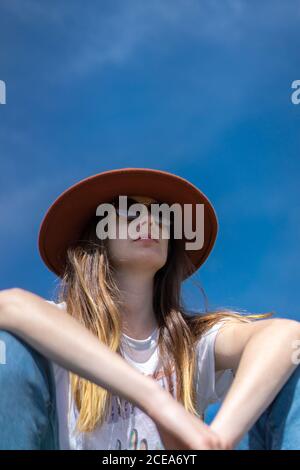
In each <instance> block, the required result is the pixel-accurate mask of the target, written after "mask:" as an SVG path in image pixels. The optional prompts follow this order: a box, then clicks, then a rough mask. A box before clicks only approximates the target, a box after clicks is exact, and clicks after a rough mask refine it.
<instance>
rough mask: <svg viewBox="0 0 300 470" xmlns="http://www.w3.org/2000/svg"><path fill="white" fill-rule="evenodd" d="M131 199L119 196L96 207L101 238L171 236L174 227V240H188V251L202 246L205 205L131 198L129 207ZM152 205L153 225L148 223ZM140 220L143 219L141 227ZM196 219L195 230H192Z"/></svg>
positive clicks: (164, 237) (98, 234) (157, 237)
mask: <svg viewBox="0 0 300 470" xmlns="http://www.w3.org/2000/svg"><path fill="white" fill-rule="evenodd" d="M128 199H129V198H128V197H127V196H119V198H118V202H117V204H112V203H101V204H100V205H99V206H98V207H97V210H96V215H97V216H99V217H102V218H101V220H100V221H99V222H98V223H97V227H96V235H97V237H98V238H99V239H101V240H104V239H107V238H109V239H117V238H119V239H127V238H128V239H132V240H138V239H140V238H143V239H145V238H148V239H149V238H150V239H153V240H158V239H159V238H163V239H169V238H170V236H171V229H172V232H173V237H174V238H175V239H184V240H185V249H186V250H200V249H201V248H202V247H203V245H204V204H183V205H181V204H179V203H173V204H172V205H169V204H167V203H158V202H152V203H151V204H147V205H146V204H144V203H141V202H138V201H131V202H134V203H131V204H130V205H129V206H128V205H127V200H128ZM149 207H150V211H149V212H150V215H151V220H152V223H150V225H151V227H150V228H149V226H148V225H149V212H148V208H149ZM117 218H118V223H117ZM141 222H143V224H142V227H141ZM193 222H194V227H195V230H193ZM149 229H150V230H149ZM117 232H118V234H117ZM187 240H189V241H187ZM192 240H194V241H192Z"/></svg>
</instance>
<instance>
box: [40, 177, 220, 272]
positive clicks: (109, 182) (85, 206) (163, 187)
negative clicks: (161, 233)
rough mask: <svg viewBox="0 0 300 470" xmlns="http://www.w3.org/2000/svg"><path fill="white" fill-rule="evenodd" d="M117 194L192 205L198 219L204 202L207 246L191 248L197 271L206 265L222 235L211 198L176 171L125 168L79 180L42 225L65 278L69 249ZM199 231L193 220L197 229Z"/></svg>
mask: <svg viewBox="0 0 300 470" xmlns="http://www.w3.org/2000/svg"><path fill="white" fill-rule="evenodd" d="M118 195H127V196H134V195H140V196H147V197H150V198H153V199H155V200H157V201H161V202H165V203H167V204H170V205H171V204H173V203H179V204H181V205H182V206H183V204H192V214H193V218H195V210H196V204H204V244H203V247H202V248H201V249H200V250H187V253H188V255H189V257H190V259H191V261H192V263H193V265H194V267H195V271H196V270H197V269H198V268H199V267H200V266H201V265H202V264H203V263H204V261H205V260H206V259H207V257H208V255H209V253H210V252H211V250H212V248H213V246H214V243H215V240H216V236H217V232H218V220H217V216H216V213H215V210H214V208H213V206H212V204H211V202H210V201H209V199H208V198H207V197H206V196H205V195H204V194H203V193H202V192H201V191H200V190H199V189H198V188H197V187H196V186H194V185H193V184H191V183H190V182H189V181H187V180H186V179H184V178H181V177H180V176H177V175H174V174H172V173H168V172H166V171H161V170H154V169H148V168H120V169H117V170H110V171H104V172H102V173H98V174H96V175H93V176H90V177H88V178H85V179H83V180H81V181H79V182H78V183H76V184H74V185H73V186H71V187H69V188H68V189H67V190H65V191H64V192H63V193H62V194H61V195H60V196H59V197H58V198H57V199H56V200H55V201H54V203H53V204H52V205H51V206H50V208H49V209H48V211H47V212H46V215H45V216H44V219H43V221H42V223H41V225H40V230H39V235H38V247H39V252H40V255H41V257H42V259H43V261H44V262H45V264H46V265H47V267H48V268H49V269H50V270H51V271H53V272H54V273H55V274H57V275H58V276H59V277H61V276H62V275H63V272H64V269H65V264H66V253H67V249H68V247H69V246H70V245H71V244H74V242H76V240H79V239H80V236H81V234H82V232H83V230H84V228H85V226H86V224H87V223H88V222H89V221H90V220H91V218H92V217H93V216H95V214H96V208H97V207H98V205H99V204H101V203H104V202H110V201H111V200H112V199H113V198H114V197H116V196H118ZM194 209H195V210H194ZM195 228H196V226H195V225H194V222H193V230H195ZM183 233H184V232H183ZM187 241H188V240H187ZM189 241H191V240H189ZM193 272H194V271H193ZM190 274H192V273H190ZM190 274H189V275H190Z"/></svg>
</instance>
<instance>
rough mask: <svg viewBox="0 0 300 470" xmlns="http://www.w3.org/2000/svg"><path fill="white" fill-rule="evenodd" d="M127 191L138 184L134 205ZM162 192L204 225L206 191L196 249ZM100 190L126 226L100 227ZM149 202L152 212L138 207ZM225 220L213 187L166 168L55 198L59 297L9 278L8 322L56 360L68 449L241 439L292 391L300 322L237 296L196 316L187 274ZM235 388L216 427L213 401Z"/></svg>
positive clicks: (53, 262) (209, 444)
mask: <svg viewBox="0 0 300 470" xmlns="http://www.w3.org/2000/svg"><path fill="white" fill-rule="evenodd" d="M118 195H125V196H127V195H129V198H128V200H129V208H128V211H126V210H125V212H124V211H123V209H122V208H121V207H120V205H119V202H120V200H119V199H118V198H117V196H118ZM156 202H160V203H161V202H162V203H167V204H168V205H169V206H170V205H172V204H174V203H179V204H180V207H184V204H190V205H191V207H192V212H191V213H190V217H191V218H192V219H193V222H195V223H194V226H196V227H197V229H198V225H197V220H196V221H195V220H194V219H195V218H196V216H197V214H198V212H197V211H196V210H195V208H196V206H197V204H203V206H204V241H203V245H202V247H201V248H200V249H196V250H187V249H186V241H187V240H186V238H185V235H183V237H182V238H181V239H180V238H176V237H175V236H174V234H175V227H174V225H175V222H176V220H175V219H174V220H173V223H172V220H171V221H170V220H167V219H166V218H164V216H162V217H160V216H158V217H157V216H153V214H152V212H151V211H150V208H151V206H152V205H153V204H154V203H156ZM100 203H111V205H112V207H114V208H115V209H116V216H117V217H116V219H114V220H112V219H110V218H108V220H109V222H113V221H114V222H116V224H117V229H118V233H120V232H119V230H121V229H123V230H124V229H125V232H126V235H127V236H126V238H121V237H120V236H117V237H112V236H109V237H108V238H107V239H105V238H104V237H102V238H101V237H99V233H100V232H101V230H99V221H100V220H101V218H100V217H99V216H98V215H99V212H98V213H96V208H97V207H98V206H99V204H100ZM135 203H140V204H142V205H143V206H147V207H148V210H149V212H148V211H147V210H146V214H145V213H143V215H142V216H141V217H137V215H136V214H135V215H132V211H131V212H130V207H132V205H133V204H135ZM102 215H103V214H102ZM182 220H183V218H182V219H181V221H182ZM102 221H103V217H102ZM129 221H131V222H137V224H136V229H137V230H136V232H135V233H136V234H137V235H134V236H132V233H133V232H130V229H129ZM176 223H177V222H176ZM150 229H151V230H153V232H151V230H150ZM101 233H102V234H103V232H101ZM153 233H156V235H157V236H155V235H153ZM184 233H185V232H184ZM216 233H217V219H216V215H215V212H214V209H213V207H212V205H211V203H210V202H209V200H208V199H207V198H206V196H205V195H204V194H203V193H202V192H201V191H199V190H198V189H197V188H195V186H193V185H192V184H191V183H189V182H187V181H186V180H184V179H182V178H180V177H178V176H175V175H172V174H170V173H166V172H161V171H158V170H149V169H121V170H113V171H109V172H104V173H100V174H98V175H94V176H92V177H90V178H87V179H85V180H83V181H81V182H79V183H77V184H76V185H74V186H73V187H71V188H69V189H68V190H67V191H65V192H64V193H63V194H62V195H61V196H60V197H59V198H58V199H57V200H56V201H55V203H54V204H53V205H52V206H51V207H50V209H49V210H48V212H47V214H46V216H45V218H44V220H43V222H42V225H41V229H40V234H39V248H40V253H41V256H42V258H43V260H44V261H45V263H46V264H47V266H48V267H49V268H50V269H51V270H52V271H53V272H55V273H56V274H57V275H58V276H60V277H61V278H62V281H61V289H60V293H59V298H58V301H59V302H58V304H57V305H53V302H45V301H44V299H42V298H40V297H38V296H36V295H34V294H32V293H30V292H25V291H23V290H20V289H9V290H6V291H2V292H0V329H3V330H8V331H10V332H12V333H13V334H14V335H16V336H17V337H19V338H20V339H21V340H22V341H24V342H25V343H26V344H29V345H30V346H31V347H32V348H34V350H36V351H39V352H40V353H41V354H42V355H43V357H47V358H49V359H50V363H51V366H52V367H53V369H54V373H55V386H56V403H57V410H58V420H59V440H60V442H59V446H60V448H72V449H124V448H127V449H128V448H134V449H145V448H146V449H147V448H148V449H158V448H164V447H165V448H169V449H230V448H233V447H234V446H235V445H236V444H237V443H238V442H239V440H240V439H241V437H242V436H243V435H244V434H245V433H246V432H247V431H248V430H249V429H250V428H251V426H252V425H253V424H254V423H255V422H256V421H257V420H258V418H259V417H260V416H261V415H262V413H263V412H264V411H265V410H266V409H267V408H268V407H269V406H270V404H271V403H272V401H273V400H274V398H275V397H276V396H277V394H278V393H279V392H280V391H281V390H283V388H284V386H285V385H286V384H287V382H288V379H289V378H290V377H291V376H292V374H293V372H295V370H296V367H297V366H296V364H294V363H293V361H292V360H291V343H292V342H293V341H294V340H297V339H298V338H299V337H300V333H299V332H300V325H299V323H298V322H296V321H293V320H286V319H261V318H263V317H265V316H269V314H265V315H241V314H238V313H237V312H233V311H228V310H224V309H223V310H219V311H215V312H210V313H207V314H206V315H195V314H192V313H191V312H188V311H187V310H186V309H185V308H184V306H183V305H182V303H181V300H180V287H181V283H182V281H183V280H184V279H186V278H187V277H188V276H190V275H191V274H192V273H193V272H195V271H196V269H198V268H199V267H200V266H201V265H202V264H203V262H204V261H205V259H206V258H207V257H208V255H209V253H210V251H211V249H212V247H213V244H214V242H215V238H216ZM111 234H112V232H111V231H110V230H109V235H111ZM51 304H52V305H51ZM57 306H58V307H60V308H59V309H58V308H57ZM258 318H260V319H261V320H260V321H254V320H257V319H258ZM258 357H259V358H263V359H261V360H259V361H258V360H257V358H258ZM124 359H125V360H124ZM68 371H70V372H68ZM149 376H150V377H149ZM266 376H267V377H268V380H267V381H266V380H265V378H266ZM293 376H294V375H293ZM153 378H154V379H155V380H153ZM172 396H173V397H174V398H175V399H176V400H174V399H173V398H172ZM224 397H225V399H224V402H223V404H222V407H221V409H220V411H219V412H218V414H217V416H216V417H215V419H214V421H213V422H212V424H211V426H210V427H208V426H207V425H205V424H204V423H203V422H202V419H201V418H203V414H204V411H205V408H206V406H207V405H208V404H209V403H211V402H214V401H216V400H217V399H220V398H224ZM245 404H246V405H247V406H245ZM241 410H242V412H241Z"/></svg>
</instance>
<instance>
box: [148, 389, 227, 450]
mask: <svg viewBox="0 0 300 470" xmlns="http://www.w3.org/2000/svg"><path fill="white" fill-rule="evenodd" d="M159 388H160V387H159ZM145 408H146V412H147V413H148V414H149V416H150V417H151V419H152V420H153V421H154V422H155V424H156V427H157V429H158V431H159V433H160V436H161V439H162V442H163V445H164V447H165V448H166V449H169V450H189V449H193V450H230V449H231V447H230V446H229V444H227V442H225V440H224V439H223V438H221V436H219V435H218V434H216V432H214V431H213V430H212V429H211V428H210V427H209V426H208V425H207V424H205V423H204V422H203V421H201V419H200V418H197V417H196V416H194V415H193V414H191V413H189V412H187V411H186V410H185V408H184V407H183V405H181V404H180V403H179V402H177V401H176V400H175V399H174V398H173V397H172V396H171V395H170V394H169V393H168V392H166V391H163V390H161V391H157V395H156V396H155V395H154V396H153V399H152V402H151V404H150V407H149V409H148V410H147V407H145Z"/></svg>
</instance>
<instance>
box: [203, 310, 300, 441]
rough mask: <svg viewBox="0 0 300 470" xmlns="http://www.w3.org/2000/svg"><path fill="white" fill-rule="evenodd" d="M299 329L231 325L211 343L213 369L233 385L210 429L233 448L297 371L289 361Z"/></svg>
mask: <svg viewBox="0 0 300 470" xmlns="http://www.w3.org/2000/svg"><path fill="white" fill-rule="evenodd" d="M299 339H300V323H299V322H297V321H294V320H288V319H281V318H278V319H271V320H259V321H256V322H253V323H247V324H246V323H241V322H236V321H235V320H232V321H230V322H229V323H228V324H226V326H224V327H223V328H221V329H220V331H219V334H218V336H217V338H216V342H215V358H216V369H217V370H221V369H228V368H229V369H233V371H234V372H235V379H234V381H233V383H232V385H231V387H230V389H229V391H228V393H227V395H226V397H225V399H224V402H223V404H222V406H221V408H220V410H219V412H218V413H217V415H216V417H215V419H214V421H213V422H212V424H211V427H212V429H214V430H215V431H216V432H217V433H218V434H219V435H220V436H222V437H223V439H224V440H226V441H227V443H228V446H230V447H234V446H235V445H236V444H237V443H238V442H239V440H240V439H241V438H242V436H243V435H244V434H245V433H246V432H247V431H248V430H249V429H250V428H251V427H252V425H253V424H254V423H255V422H256V421H257V419H258V418H259V417H260V415H261V414H262V413H263V412H264V410H265V409H266V408H267V407H268V406H269V404H270V403H271V402H272V401H273V399H274V398H275V396H276V395H277V393H278V392H279V391H280V389H281V388H282V386H283V385H284V384H285V383H286V381H287V380H288V378H289V377H290V375H291V374H292V373H293V371H294V370H295V368H296V367H297V365H296V364H295V363H293V361H292V355H293V352H294V349H293V347H294V345H295V342H294V341H295V340H299Z"/></svg>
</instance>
